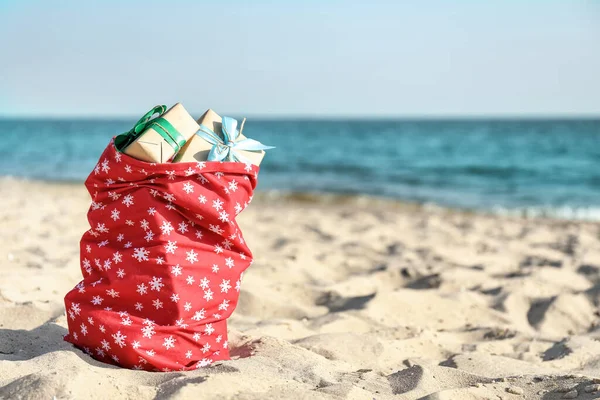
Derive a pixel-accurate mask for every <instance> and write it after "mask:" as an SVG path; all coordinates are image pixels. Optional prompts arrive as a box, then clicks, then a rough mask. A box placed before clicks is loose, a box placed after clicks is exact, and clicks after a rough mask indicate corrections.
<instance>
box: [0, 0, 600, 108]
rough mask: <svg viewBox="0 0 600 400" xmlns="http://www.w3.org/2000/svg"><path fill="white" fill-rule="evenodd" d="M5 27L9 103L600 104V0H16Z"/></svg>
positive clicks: (0, 99)
mask: <svg viewBox="0 0 600 400" xmlns="http://www.w3.org/2000/svg"><path fill="white" fill-rule="evenodd" d="M122 3H126V4H125V5H123V4H122ZM0 37H2V40H1V41H0V54H1V55H2V56H1V58H0V59H1V62H0V115H4V116H34V115H35V116H99V115H115V116H120V115H123V116H135V115H138V114H141V113H143V112H145V111H146V109H149V108H150V107H152V106H153V105H155V104H168V105H170V104H172V103H174V102H177V101H180V102H182V103H183V104H184V106H186V108H187V109H188V110H190V111H192V112H193V113H196V114H198V113H201V112H202V111H203V110H205V109H206V108H209V107H211V108H213V109H215V110H216V111H217V112H219V113H221V114H223V113H230V114H236V115H250V116H319V117H323V116H386V117H394V116H399V117H401V116H505V115H510V116H523V115H531V116H548V115H560V116H569V115H595V116H600V2H599V1H577V0H572V1H553V0H546V1H542V0H539V1H516V0H515V1H508V0H507V1H495V0H488V1H485V2H483V1H454V2H449V1H433V0H431V1H429V0H422V1H413V2H403V1H379V0H372V1H369V2H359V1H327V0H323V1H314V0H307V1H303V2H292V1H279V2H275V1H271V2H268V1H260V0H258V1H252V2H250V1H222V2H221V1H220V2H216V1H215V2H210V3H209V2H204V1H161V2H158V1H153V0H146V1H127V2H124V1H123V2H120V1H113V0H104V1H95V0H93V1H81V0H80V1H59V0H55V1H27V0H21V1H10V0H0Z"/></svg>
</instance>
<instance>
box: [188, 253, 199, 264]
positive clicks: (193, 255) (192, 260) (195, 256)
mask: <svg viewBox="0 0 600 400" xmlns="http://www.w3.org/2000/svg"><path fill="white" fill-rule="evenodd" d="M186 255H187V257H186V258H185V260H186V261H188V262H189V263H191V264H193V263H195V262H197V261H198V253H196V252H195V251H194V250H190V251H187V252H186Z"/></svg>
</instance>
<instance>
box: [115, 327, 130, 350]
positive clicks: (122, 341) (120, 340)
mask: <svg viewBox="0 0 600 400" xmlns="http://www.w3.org/2000/svg"><path fill="white" fill-rule="evenodd" d="M112 338H113V339H114V340H115V343H116V344H118V345H119V347H120V348H123V347H125V346H126V344H125V339H127V336H125V335H123V334H122V333H121V331H117V333H114V334H113V335H112Z"/></svg>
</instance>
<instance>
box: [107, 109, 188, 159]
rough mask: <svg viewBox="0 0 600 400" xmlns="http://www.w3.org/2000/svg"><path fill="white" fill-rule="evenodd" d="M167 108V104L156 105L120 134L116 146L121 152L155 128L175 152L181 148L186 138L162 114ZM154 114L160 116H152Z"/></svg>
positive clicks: (116, 139)
mask: <svg viewBox="0 0 600 400" xmlns="http://www.w3.org/2000/svg"><path fill="white" fill-rule="evenodd" d="M166 110H167V106H165V105H162V106H155V107H154V108H153V109H152V110H150V111H148V112H147V113H146V114H145V115H144V116H143V117H142V118H140V119H139V121H138V122H137V123H136V124H135V125H134V126H133V128H131V130H130V131H129V132H125V133H122V134H120V135H119V136H117V137H116V138H115V147H116V148H117V150H119V151H120V152H123V150H125V149H126V148H127V146H129V145H130V144H131V143H133V142H135V140H136V139H137V138H138V137H140V135H141V134H142V133H143V132H145V131H146V130H147V129H150V128H152V129H154V130H155V131H156V132H157V133H158V134H159V135H160V136H162V138H163V139H164V140H165V142H167V143H168V144H169V145H170V146H171V147H172V148H173V150H174V151H175V154H177V153H178V152H179V150H181V147H183V145H184V144H185V138H184V137H183V136H182V135H181V133H179V132H178V131H177V129H175V128H174V127H173V125H171V124H170V123H169V121H167V120H166V119H164V118H161V117H162V115H163V114H164V113H165V111H166ZM154 114H158V117H156V118H152V117H153V116H154Z"/></svg>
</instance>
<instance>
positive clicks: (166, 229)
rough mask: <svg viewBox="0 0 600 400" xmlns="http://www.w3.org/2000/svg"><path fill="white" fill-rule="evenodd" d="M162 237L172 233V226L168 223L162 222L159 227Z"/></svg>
mask: <svg viewBox="0 0 600 400" xmlns="http://www.w3.org/2000/svg"><path fill="white" fill-rule="evenodd" d="M160 230H161V231H162V234H163V235H170V234H171V232H173V225H171V223H170V222H169V221H164V222H163V223H162V225H161V227H160Z"/></svg>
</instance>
